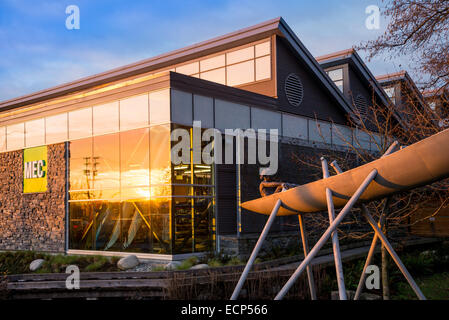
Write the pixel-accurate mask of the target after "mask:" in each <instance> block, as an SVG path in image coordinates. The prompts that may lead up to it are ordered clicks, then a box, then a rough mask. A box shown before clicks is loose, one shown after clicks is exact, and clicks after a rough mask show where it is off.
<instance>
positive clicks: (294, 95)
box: [284, 73, 304, 107]
mask: <svg viewBox="0 0 449 320" xmlns="http://www.w3.org/2000/svg"><path fill="white" fill-rule="evenodd" d="M284 90H285V95H286V97H287V100H288V103H290V104H291V105H292V106H295V107H299V105H300V104H301V102H302V98H303V96H304V89H303V87H302V82H301V79H299V76H298V75H297V74H296V73H290V74H289V75H288V76H287V78H286V79H285V82H284Z"/></svg>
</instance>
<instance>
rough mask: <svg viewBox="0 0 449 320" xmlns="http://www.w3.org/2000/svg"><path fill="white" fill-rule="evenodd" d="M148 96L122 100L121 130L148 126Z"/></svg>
mask: <svg viewBox="0 0 449 320" xmlns="http://www.w3.org/2000/svg"><path fill="white" fill-rule="evenodd" d="M148 123H149V122H148V95H147V94H143V95H140V96H135V97H131V98H127V99H123V100H120V130H121V131H123V130H129V129H136V128H141V127H145V126H147V125H148Z"/></svg>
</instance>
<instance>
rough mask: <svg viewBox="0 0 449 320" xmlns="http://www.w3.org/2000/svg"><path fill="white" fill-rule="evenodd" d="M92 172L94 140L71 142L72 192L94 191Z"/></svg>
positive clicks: (87, 196)
mask: <svg viewBox="0 0 449 320" xmlns="http://www.w3.org/2000/svg"><path fill="white" fill-rule="evenodd" d="M92 171H93V162H92V138H87V139H81V140H76V141H70V190H86V189H93V183H92ZM71 198H72V197H71ZM86 198H90V196H89V194H87V193H86ZM78 199H79V196H78Z"/></svg>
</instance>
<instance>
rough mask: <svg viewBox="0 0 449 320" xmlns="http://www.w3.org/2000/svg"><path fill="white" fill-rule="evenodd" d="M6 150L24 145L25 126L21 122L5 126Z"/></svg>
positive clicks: (21, 147) (20, 147)
mask: <svg viewBox="0 0 449 320" xmlns="http://www.w3.org/2000/svg"><path fill="white" fill-rule="evenodd" d="M6 135H7V141H6V144H7V147H8V150H16V149H23V148H24V147H25V126H24V124H23V123H18V124H13V125H10V126H7V127H6Z"/></svg>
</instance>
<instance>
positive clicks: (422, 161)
mask: <svg viewBox="0 0 449 320" xmlns="http://www.w3.org/2000/svg"><path fill="white" fill-rule="evenodd" d="M374 169H377V171H378V174H377V176H376V178H375V179H374V181H373V182H371V184H370V185H369V186H368V188H367V189H366V190H365V192H364V193H363V194H362V196H361V198H360V201H361V202H369V201H373V200H376V199H381V198H384V197H386V196H389V195H392V194H395V193H397V192H401V191H406V190H410V189H413V188H416V187H420V186H424V185H427V184H430V183H433V182H436V181H439V180H442V179H444V178H447V177H449V129H446V130H444V131H441V132H439V133H437V134H434V135H432V136H430V137H428V138H426V139H423V140H421V141H419V142H417V143H414V144H412V145H410V146H407V147H405V148H403V149H401V150H399V151H396V152H394V153H392V154H390V155H388V156H385V157H383V158H380V159H377V160H374V161H372V162H369V163H367V164H365V165H362V166H360V167H357V168H354V169H351V170H348V171H345V172H343V173H340V174H338V175H334V176H330V177H329V178H325V179H321V180H317V181H314V182H311V183H308V184H304V185H301V186H298V187H295V188H292V189H289V190H286V191H283V192H279V193H275V194H272V195H269V196H266V197H262V198H259V199H255V200H251V201H247V202H244V203H242V205H241V206H242V208H244V209H247V210H249V211H252V212H256V213H260V214H266V215H268V214H270V213H271V210H272V209H273V207H274V205H275V203H276V201H277V200H278V199H280V200H281V201H282V206H281V208H280V210H279V212H278V215H280V216H285V215H296V214H298V213H313V212H319V211H324V210H327V202H326V192H325V190H326V188H329V189H331V190H332V193H333V200H334V206H335V208H336V209H338V208H342V207H343V206H344V205H345V204H346V203H347V201H348V200H349V198H350V197H351V196H352V195H353V194H354V192H355V191H356V190H357V188H358V187H359V186H360V184H361V183H362V182H363V180H364V179H365V178H366V177H367V176H368V174H369V173H370V172H371V171H372V170H374Z"/></svg>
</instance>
